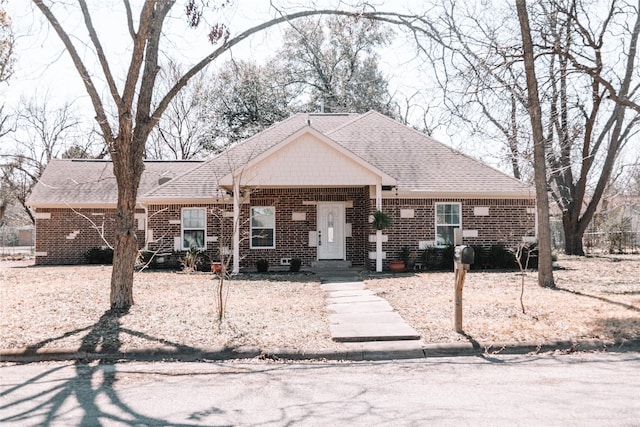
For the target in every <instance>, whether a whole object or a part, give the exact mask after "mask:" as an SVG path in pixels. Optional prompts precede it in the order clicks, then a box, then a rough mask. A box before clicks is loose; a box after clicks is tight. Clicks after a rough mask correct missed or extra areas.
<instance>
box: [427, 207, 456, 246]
mask: <svg viewBox="0 0 640 427" xmlns="http://www.w3.org/2000/svg"><path fill="white" fill-rule="evenodd" d="M446 205H458V214H459V216H460V222H459V223H458V224H438V206H446ZM433 213H434V215H433V233H434V236H435V243H436V245H435V246H436V247H437V248H443V247H445V245H439V244H438V225H440V226H456V225H457V226H458V228H462V203H461V202H436V203H434V205H433ZM451 244H454V242H451Z"/></svg>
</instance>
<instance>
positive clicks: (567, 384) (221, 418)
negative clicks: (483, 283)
mask: <svg viewBox="0 0 640 427" xmlns="http://www.w3.org/2000/svg"><path fill="white" fill-rule="evenodd" d="M0 424H3V425H19V426H30V425H54V426H69V425H86V426H95V425H105V426H112V425H114V426H118V425H136V426H139V425H170V426H193V425H197V426H200V425H207V426H222V425H260V426H282V425H318V426H320V425H322V426H325V425H341V426H342V425H367V426H370V425H389V426H391V425H393V426H398V425H418V426H422V425H455V426H460V425H474V426H475V425H487V426H489V425H490V426H495V425H509V426H514V425H523V426H527V425H536V426H537V425H545V426H553V425H562V426H567V425H590V426H598V425H611V426H614V425H615V426H638V425H640V354H638V353H619V354H575V355H541V356H508V357H507V356H495V357H490V358H484V359H483V358H479V357H459V358H432V359H422V360H406V361H397V362H358V363H354V362H349V363H346V362H345V363H334V362H332V363H323V362H315V363H311V362H300V363H288V364H285V363H279V362H268V361H250V362H247V361H243V362H223V363H220V362H215V363H214V362H202V363H158V362H156V363H140V362H135V363H121V364H117V365H101V364H98V363H93V364H74V363H39V364H38V363H36V364H28V365H16V366H3V367H0Z"/></svg>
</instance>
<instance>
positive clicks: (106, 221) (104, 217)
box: [35, 208, 144, 265]
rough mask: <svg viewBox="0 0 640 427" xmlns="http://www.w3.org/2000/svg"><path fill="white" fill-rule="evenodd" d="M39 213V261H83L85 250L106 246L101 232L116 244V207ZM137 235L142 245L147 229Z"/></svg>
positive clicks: (38, 210) (52, 263) (111, 243)
mask: <svg viewBox="0 0 640 427" xmlns="http://www.w3.org/2000/svg"><path fill="white" fill-rule="evenodd" d="M36 213H37V215H36V226H35V229H36V242H35V252H36V260H35V263H36V264H39V265H56V264H82V263H84V262H85V260H84V254H85V252H87V251H88V250H89V249H91V248H95V247H100V246H106V244H105V242H104V240H103V239H102V238H101V236H100V235H101V234H103V235H104V237H105V239H106V240H107V242H109V243H110V245H111V246H113V245H114V225H115V219H114V218H115V209H75V210H73V209H64V208H61V209H42V208H40V209H37V211H36ZM136 213H144V211H142V210H138V211H136ZM42 214H50V215H51V217H50V218H48V219H43V218H38V216H42ZM91 222H93V224H92V223H91ZM94 225H95V226H94ZM136 236H137V237H138V242H139V246H140V247H142V246H143V244H144V231H137V232H136ZM45 253H46V255H44V254H45Z"/></svg>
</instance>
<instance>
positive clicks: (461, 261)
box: [453, 229, 475, 333]
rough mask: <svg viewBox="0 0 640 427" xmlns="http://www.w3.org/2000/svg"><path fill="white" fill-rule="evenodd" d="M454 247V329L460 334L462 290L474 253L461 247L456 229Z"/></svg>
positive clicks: (468, 248) (464, 246) (459, 236)
mask: <svg viewBox="0 0 640 427" xmlns="http://www.w3.org/2000/svg"><path fill="white" fill-rule="evenodd" d="M455 231H456V235H455V240H456V247H455V252H454V255H453V270H454V272H455V282H456V283H455V285H456V293H455V299H454V301H455V302H454V304H455V307H454V312H455V315H454V316H455V320H454V323H455V328H456V332H458V333H462V289H463V287H464V279H465V276H466V274H467V271H468V270H469V268H471V264H473V261H474V258H475V253H474V250H473V248H472V247H471V246H466V245H462V244H461V243H462V235H461V233H460V229H456V230H455Z"/></svg>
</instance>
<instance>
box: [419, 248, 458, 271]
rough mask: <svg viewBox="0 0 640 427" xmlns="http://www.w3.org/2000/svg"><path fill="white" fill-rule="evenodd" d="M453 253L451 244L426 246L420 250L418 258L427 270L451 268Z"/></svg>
mask: <svg viewBox="0 0 640 427" xmlns="http://www.w3.org/2000/svg"><path fill="white" fill-rule="evenodd" d="M453 253H454V246H453V245H447V246H445V247H442V248H437V247H435V246H427V247H426V248H425V249H423V250H422V254H421V255H420V259H421V261H422V265H423V266H424V268H426V269H427V270H453Z"/></svg>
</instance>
